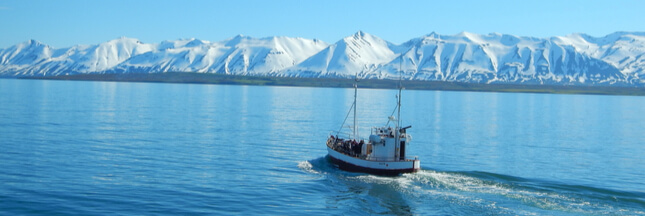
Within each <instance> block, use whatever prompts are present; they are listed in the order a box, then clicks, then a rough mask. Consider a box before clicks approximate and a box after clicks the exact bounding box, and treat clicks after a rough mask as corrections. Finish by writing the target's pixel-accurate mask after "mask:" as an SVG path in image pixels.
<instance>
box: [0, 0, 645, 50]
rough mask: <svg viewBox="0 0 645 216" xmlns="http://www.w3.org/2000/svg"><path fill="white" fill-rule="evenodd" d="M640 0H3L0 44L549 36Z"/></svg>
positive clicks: (624, 25) (616, 26) (597, 23)
mask: <svg viewBox="0 0 645 216" xmlns="http://www.w3.org/2000/svg"><path fill="white" fill-rule="evenodd" d="M644 8H645V1H642V0H629V1H628V0H625V1H623V0H607V1H604V0H539V1H535V0H532V1H517V0H472V1H461V0H444V1H429V0H420V1H405V0H397V1H381V0H340V1H310V0H257V1H256V0H252V1H249V0H235V1H215V0H209V1H201V0H199V1H198V0H186V1H169V0H110V1H94V0H78V1H77V0H55V1H51V0H40V1H32V0H0V28H1V29H2V30H1V31H0V48H6V47H9V46H12V45H14V44H17V43H20V42H23V41H27V40H29V39H36V40H38V41H41V42H43V43H45V44H49V45H51V46H54V47H57V48H62V47H69V46H72V45H74V44H97V43H101V42H105V41H108V40H111V39H115V38H118V37H121V36H126V37H132V38H138V39H139V40H141V41H142V42H145V43H158V42H161V41H163V40H175V39H179V38H198V39H202V40H208V41H221V40H224V39H227V38H230V37H233V36H235V35H238V34H243V35H247V36H251V37H267V36H289V37H303V38H309V39H313V38H317V39H320V40H323V41H326V42H328V43H334V42H336V41H338V40H340V39H342V38H343V37H346V36H348V35H351V34H353V33H355V32H356V31H358V30H362V31H364V32H367V33H370V34H373V35H376V36H378V37H381V38H383V39H385V40H388V41H390V42H392V43H395V44H400V43H403V42H405V41H407V40H409V39H412V38H415V37H420V36H423V35H426V34H429V33H431V32H437V33H439V34H448V35H452V34H457V33H459V32H462V31H467V32H473V33H478V34H488V33H491V32H498V33H505V34H513V35H518V36H535V37H550V36H563V35H568V34H571V33H577V32H583V33H587V34H590V35H592V36H604V35H607V34H609V33H612V32H615V31H645V12H644V11H643V9H644Z"/></svg>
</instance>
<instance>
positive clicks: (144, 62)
mask: <svg viewBox="0 0 645 216" xmlns="http://www.w3.org/2000/svg"><path fill="white" fill-rule="evenodd" d="M400 71H402V73H401V72H400ZM160 72H199V73H221V74H235V75H260V76H281V77H285V76H287V77H341V78H353V77H354V76H356V75H357V74H358V76H359V77H361V78H373V79H398V78H399V76H401V75H400V74H403V75H402V76H403V79H411V80H432V81H459V82H471V83H530V84H563V85H621V86H645V32H616V33H613V34H610V35H607V36H604V37H598V38H597V37H592V36H589V35H585V34H571V35H568V36H558V37H551V38H533V37H517V36H513V35H506V34H497V33H491V34H487V35H479V34H473V33H467V32H463V33H460V34H457V35H439V34H436V33H431V34H429V35H425V36H423V37H419V38H413V39H411V40H409V41H407V42H405V43H403V44H400V45H397V44H392V43H390V42H388V41H386V40H383V39H381V38H379V37H377V36H374V35H370V34H368V33H365V32H361V31H359V32H357V33H355V34H353V35H350V36H348V37H345V38H343V39H342V40H339V41H338V42H336V43H333V44H329V43H326V42H323V41H320V40H315V39H314V40H310V39H304V38H290V37H268V38H252V37H247V36H241V35H238V36H235V37H233V38H230V39H227V40H224V41H219V42H209V41H203V40H198V39H181V40H174V41H163V42H161V43H157V44H147V43H142V42H140V41H139V40H137V39H133V38H125V37H122V38H119V39H114V40H111V41H108V42H105V43H101V44H98V45H77V46H73V47H69V48H59V49H57V48H53V47H50V46H48V45H45V44H42V43H40V42H38V41H35V40H30V41H27V42H23V43H20V44H17V45H14V46H11V47H8V48H5V49H0V76H4V77H21V76H55V75H66V74H83V73H160Z"/></svg>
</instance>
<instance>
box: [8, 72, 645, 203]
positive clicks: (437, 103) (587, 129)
mask: <svg viewBox="0 0 645 216" xmlns="http://www.w3.org/2000/svg"><path fill="white" fill-rule="evenodd" d="M358 94H359V99H358V104H359V105H358V117H359V121H358V123H359V127H361V128H362V130H361V134H362V135H364V136H367V135H368V133H369V128H370V127H371V126H381V125H384V124H385V123H386V121H387V116H389V115H391V114H392V111H393V109H394V106H395V101H396V98H395V94H396V91H395V90H374V89H360V90H359V92H358ZM402 99H403V110H402V112H403V113H402V120H403V122H404V124H405V125H412V128H411V129H410V130H408V132H409V133H411V134H412V136H413V140H412V144H411V145H410V146H409V147H408V151H409V153H408V154H409V155H418V156H419V158H420V159H421V166H422V171H420V172H419V173H415V174H406V175H403V176H400V177H379V176H372V175H366V174H357V173H348V172H344V171H340V170H337V169H336V168H334V167H333V166H332V165H331V164H330V163H329V162H328V161H327V158H326V154H327V152H326V149H325V140H326V138H327V136H328V135H329V134H330V131H332V130H338V128H339V127H340V125H341V123H342V122H343V119H344V118H345V116H346V114H347V111H348V108H349V107H350V105H351V103H352V100H353V89H338V88H304V87H262V86H235V85H195V84H153V83H116V82H82V81H46V80H15V79H0V214H2V215H201V214H205V215H227V214H233V215H303V214H310V215H374V214H384V215H579V214H609V215H645V97H631V96H595V95H553V94H526V93H478V92H441V91H412V90H410V91H408V90H405V91H404V92H403V98H402Z"/></svg>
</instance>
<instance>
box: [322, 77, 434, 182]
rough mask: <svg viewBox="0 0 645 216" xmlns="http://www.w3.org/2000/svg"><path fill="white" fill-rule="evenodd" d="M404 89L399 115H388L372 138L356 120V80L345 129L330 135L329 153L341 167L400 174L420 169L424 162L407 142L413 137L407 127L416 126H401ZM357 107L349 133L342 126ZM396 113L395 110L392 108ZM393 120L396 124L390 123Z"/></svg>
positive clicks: (373, 130)
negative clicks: (410, 150)
mask: <svg viewBox="0 0 645 216" xmlns="http://www.w3.org/2000/svg"><path fill="white" fill-rule="evenodd" d="M401 91H402V86H401V84H400V81H399V92H398V95H397V105H396V108H395V110H394V111H395V112H396V113H397V116H396V117H394V116H390V117H388V121H387V123H386V124H385V126H380V127H372V128H371V130H370V131H371V132H370V136H369V139H368V140H364V139H361V138H359V134H358V130H357V127H358V126H357V123H356V106H357V104H356V97H357V94H358V78H356V82H355V84H354V103H353V104H352V107H351V108H350V110H349V112H348V113H347V116H346V117H345V121H344V122H343V124H342V125H341V129H339V130H338V131H336V133H335V135H334V134H330V136H329V138H328V139H327V153H328V156H329V159H330V160H331V162H332V163H333V164H334V165H335V166H337V167H338V168H339V169H342V170H345V171H349V172H361V173H369V174H375V175H385V176H397V175H400V174H402V173H412V172H416V171H419V169H420V167H421V162H420V161H419V158H418V157H417V156H414V157H409V156H408V154H407V152H406V151H407V146H408V144H409V143H410V141H411V140H412V137H411V135H410V134H408V133H407V130H408V129H410V128H411V127H412V126H406V127H401ZM352 110H353V111H354V125H353V126H352V127H351V128H352V133H351V134H347V135H345V137H342V136H344V135H343V134H342V133H341V130H342V128H343V126H345V122H347V118H348V117H349V114H350V113H351V111H352ZM392 114H394V112H392ZM390 123H393V124H394V125H393V126H394V127H392V126H391V125H390Z"/></svg>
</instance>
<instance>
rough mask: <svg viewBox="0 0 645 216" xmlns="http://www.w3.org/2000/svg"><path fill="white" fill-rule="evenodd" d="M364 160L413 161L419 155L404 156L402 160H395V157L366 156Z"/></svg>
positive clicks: (417, 158)
mask: <svg viewBox="0 0 645 216" xmlns="http://www.w3.org/2000/svg"><path fill="white" fill-rule="evenodd" d="M365 160H370V161H383V162H391V161H415V160H419V157H417V156H414V157H405V158H403V160H397V159H396V158H393V157H366V158H365Z"/></svg>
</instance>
